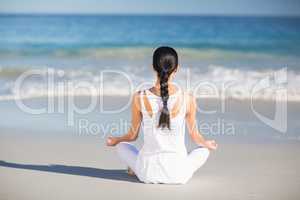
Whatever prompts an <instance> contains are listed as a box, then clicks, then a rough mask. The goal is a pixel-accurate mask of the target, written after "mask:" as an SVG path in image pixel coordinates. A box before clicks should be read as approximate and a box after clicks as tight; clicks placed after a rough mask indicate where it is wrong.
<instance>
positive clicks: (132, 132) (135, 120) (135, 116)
mask: <svg viewBox="0 0 300 200" xmlns="http://www.w3.org/2000/svg"><path fill="white" fill-rule="evenodd" d="M131 115H132V116H131V118H132V120H131V127H130V129H129V131H128V132H127V134H125V135H123V136H121V137H108V139H107V142H106V144H107V146H115V145H117V144H118V143H120V142H131V141H134V140H136V138H137V136H138V133H139V129H140V125H141V120H142V114H141V105H140V93H139V92H137V93H135V94H134V95H133V101H132V105H131Z"/></svg>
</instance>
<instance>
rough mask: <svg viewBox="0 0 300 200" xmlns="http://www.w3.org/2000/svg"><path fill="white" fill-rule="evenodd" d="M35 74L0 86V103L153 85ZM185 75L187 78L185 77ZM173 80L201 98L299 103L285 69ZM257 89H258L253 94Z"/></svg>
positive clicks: (79, 74)
mask: <svg viewBox="0 0 300 200" xmlns="http://www.w3.org/2000/svg"><path fill="white" fill-rule="evenodd" d="M126 69H130V68H126ZM39 71H40V76H39V77H38V78H35V79H29V80H26V81H25V82H24V83H23V84H22V85H21V86H22V87H21V89H20V90H17V89H16V87H15V86H16V82H15V80H16V79H12V80H8V81H6V82H5V84H2V85H1V86H0V92H1V95H0V100H13V99H16V98H17V99H22V98H24V99H25V98H36V97H47V96H53V97H54V96H99V95H131V94H132V93H133V92H134V91H135V89H134V88H140V85H141V84H143V83H144V82H148V83H149V84H148V86H149V85H151V83H153V76H150V75H149V72H148V73H146V74H145V75H141V73H138V74H135V73H133V71H135V70H134V69H132V70H129V72H128V71H127V72H126V71H121V72H122V73H124V74H126V76H127V78H128V79H129V80H127V79H126V78H124V77H118V76H116V75H112V76H109V77H105V78H104V80H105V81H104V83H103V82H101V80H102V79H101V75H100V72H101V71H84V70H64V69H51V68H50V69H49V68H48V69H47V68H44V69H40V70H39ZM142 71H143V70H142ZM49 76H52V78H53V80H54V82H53V85H52V86H51V87H49V85H48V82H47V78H48V77H49ZM121 76H122V75H121ZM187 76H188V77H190V78H186V77H187ZM18 77H20V75H19V76H18ZM175 80H176V83H178V84H179V85H180V86H181V87H183V88H185V89H187V90H191V91H194V94H195V95H196V96H197V97H202V98H234V99H251V98H252V99H261V100H274V99H277V95H276V94H277V93H278V91H279V92H282V91H283V92H286V94H287V100H288V101H300V87H299V85H300V74H299V73H297V72H295V71H289V70H287V71H286V69H282V70H280V71H278V70H263V71H258V70H241V69H231V68H226V67H223V66H213V65H211V66H209V67H208V70H203V69H201V68H199V69H197V68H193V69H188V68H185V69H181V70H180V72H179V73H178V74H177V75H176V78H175ZM265 80H266V81H265ZM264 81H265V82H264ZM187 85H188V86H187ZM85 86H86V87H85ZM199 86H200V87H199ZM208 86H209V87H208ZM211 86H212V87H213V91H212V89H211ZM257 87H261V88H262V89H261V90H258V91H257V92H255V93H254V92H253V91H254V89H255V88H257ZM197 88H198V89H197ZM281 94H282V93H281ZM280 99H281V100H282V98H280Z"/></svg>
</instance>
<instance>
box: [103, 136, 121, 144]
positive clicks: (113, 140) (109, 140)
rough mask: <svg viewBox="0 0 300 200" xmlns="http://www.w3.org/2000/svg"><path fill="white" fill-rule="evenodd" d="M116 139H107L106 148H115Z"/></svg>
mask: <svg viewBox="0 0 300 200" xmlns="http://www.w3.org/2000/svg"><path fill="white" fill-rule="evenodd" d="M118 143H119V142H118V139H117V138H114V137H111V136H110V137H108V138H107V140H106V145H107V146H116V145H117V144H118Z"/></svg>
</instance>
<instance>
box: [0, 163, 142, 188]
mask: <svg viewBox="0 0 300 200" xmlns="http://www.w3.org/2000/svg"><path fill="white" fill-rule="evenodd" d="M0 167H10V168H16V169H27V170H36V171H43V172H53V173H59V174H69V175H78V176H87V177H94V178H103V179H108V180H117V181H127V182H135V183H139V181H138V179H137V178H136V177H131V176H128V174H127V173H126V171H125V170H119V169H99V168H92V167H80V166H68V165H32V164H19V163H10V162H5V161H2V160H0Z"/></svg>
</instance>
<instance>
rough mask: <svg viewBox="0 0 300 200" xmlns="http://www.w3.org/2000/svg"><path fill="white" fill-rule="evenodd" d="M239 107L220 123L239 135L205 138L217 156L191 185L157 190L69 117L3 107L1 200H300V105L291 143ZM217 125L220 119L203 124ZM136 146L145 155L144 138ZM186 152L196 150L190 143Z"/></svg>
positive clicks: (93, 117)
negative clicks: (130, 172)
mask: <svg viewBox="0 0 300 200" xmlns="http://www.w3.org/2000/svg"><path fill="white" fill-rule="evenodd" d="M112 100H115V102H118V101H117V100H118V99H112ZM32 102H39V100H34V101H32ZM110 102H113V101H110ZM38 104H40V103H38ZM237 104H240V103H237ZM233 107H234V109H233V110H229V111H228V112H226V113H225V114H222V115H221V114H220V115H219V116H221V117H222V119H225V120H227V121H230V122H234V123H235V124H237V127H236V132H235V135H208V136H207V137H208V138H214V139H216V140H217V142H218V143H219V149H218V150H217V151H216V152H213V153H211V155H210V157H209V159H208V161H207V163H206V164H205V165H204V166H203V167H202V168H201V169H200V170H198V171H197V172H196V173H195V175H194V177H193V178H192V179H191V180H190V181H189V182H188V183H187V184H186V185H162V184H160V185H151V184H143V183H141V182H139V181H138V180H137V179H136V178H132V177H128V176H127V175H126V173H125V169H126V166H125V165H124V164H123V163H121V162H120V160H119V159H118V157H117V154H116V152H115V150H114V148H111V147H106V146H105V145H104V138H103V135H102V134H83V135H80V134H78V132H76V127H75V128H74V127H73V128H68V127H66V126H64V124H65V123H66V120H65V115H59V114H57V113H56V114H49V115H39V116H31V115H27V114H24V113H22V112H20V110H18V109H17V108H15V107H14V106H13V103H12V102H0V109H1V111H2V112H1V121H0V200H19V199H22V200H27V199H28V200H35V199H36V200H40V199H46V200H47V199H49V200H50V199H74V200H75V199H172V200H174V199H238V200H240V199H243V200H244V199H263V200H266V199H272V200H276V199H278V200H279V199H280V200H282V199H289V200H294V199H295V200H298V199H299V197H300V190H299V188H300V175H299V172H298V169H299V168H300V157H299V155H300V142H299V139H297V137H298V135H299V132H297V130H299V129H298V128H297V127H299V125H298V123H297V121H298V119H300V118H299V113H298V112H297V110H299V105H298V104H297V105H295V107H294V108H293V109H291V111H289V116H291V118H290V121H289V122H294V124H291V123H289V134H290V133H291V135H290V136H289V134H287V135H280V134H278V133H277V132H272V133H271V132H269V131H270V129H268V128H266V127H265V126H263V125H262V124H256V125H255V126H254V125H253V124H255V123H254V122H253V121H254V120H251V119H252V118H254V117H253V115H250V114H249V113H248V114H247V112H245V113H244V112H243V111H241V110H243V109H240V108H239V107H238V105H235V106H233ZM242 107H243V106H242ZM244 107H245V106H244ZM263 107H264V108H265V106H263ZM245 110H246V109H245ZM108 116H110V118H109V117H108ZM129 116H130V115H129V112H128V110H126V111H124V112H122V113H119V114H113V115H105V116H103V115H101V113H99V111H95V112H93V113H90V114H88V115H82V116H80V117H84V118H86V119H89V120H90V121H92V122H94V123H99V124H101V123H104V122H106V123H107V122H111V121H116V120H119V119H121V118H126V119H128V118H129ZM77 117H78V116H77ZM108 118H109V119H108ZM213 119H216V116H206V117H204V120H213ZM256 121H257V120H256ZM250 125H251V126H250ZM243 130H248V132H243ZM254 131H255V132H254ZM252 133H253V135H251V134H252ZM254 133H255V134H254ZM271 136H272V137H271ZM273 136H275V137H273ZM277 136H282V137H277ZM291 136H293V137H291ZM294 136H297V137H296V139H295V137H294ZM289 138H290V139H289ZM135 144H136V145H137V147H140V146H141V144H142V138H139V139H138V141H136V142H135ZM187 145H188V149H192V148H193V147H194V146H193V145H191V141H189V140H188V141H187Z"/></svg>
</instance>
